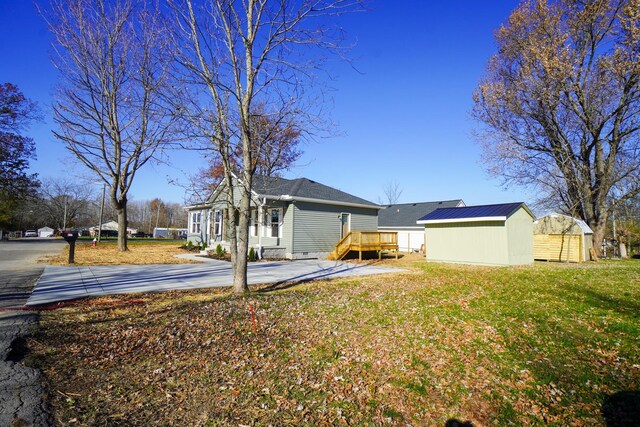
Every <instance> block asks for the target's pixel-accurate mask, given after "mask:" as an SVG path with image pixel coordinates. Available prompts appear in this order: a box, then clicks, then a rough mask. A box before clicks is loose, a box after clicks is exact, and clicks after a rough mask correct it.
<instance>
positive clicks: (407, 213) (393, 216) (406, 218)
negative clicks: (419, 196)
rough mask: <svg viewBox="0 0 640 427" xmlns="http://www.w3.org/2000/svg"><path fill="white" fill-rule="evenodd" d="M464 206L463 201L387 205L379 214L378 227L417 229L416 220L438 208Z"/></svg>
mask: <svg viewBox="0 0 640 427" xmlns="http://www.w3.org/2000/svg"><path fill="white" fill-rule="evenodd" d="M461 205H462V206H464V202H463V201H462V199H456V200H443V201H435V202H421V203H400V204H395V205H387V206H385V208H384V209H382V210H381V211H380V213H378V227H417V226H418V225H417V224H416V220H417V219H418V218H422V217H423V216H425V215H427V214H429V213H431V212H433V211H434V210H436V209H438V208H455V207H457V206H461Z"/></svg>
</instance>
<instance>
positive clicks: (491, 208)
mask: <svg viewBox="0 0 640 427" xmlns="http://www.w3.org/2000/svg"><path fill="white" fill-rule="evenodd" d="M522 205H524V203H522V202H517V203H502V204H497V205H481V206H464V207H460V208H439V209H436V210H435V211H433V212H431V213H429V214H427V215H425V216H423V217H422V218H420V219H419V220H418V221H434V220H455V219H472V218H488V217H508V216H509V215H511V214H512V213H514V212H515V211H516V210H518V209H519V208H520V206H522Z"/></svg>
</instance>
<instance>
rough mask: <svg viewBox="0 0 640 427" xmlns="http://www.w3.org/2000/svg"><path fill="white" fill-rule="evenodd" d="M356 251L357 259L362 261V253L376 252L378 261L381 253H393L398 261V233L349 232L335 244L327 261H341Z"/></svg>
mask: <svg viewBox="0 0 640 427" xmlns="http://www.w3.org/2000/svg"><path fill="white" fill-rule="evenodd" d="M351 251H358V259H359V260H361V261H362V252H367V251H377V252H378V259H380V258H382V251H395V253H396V259H398V233H393V232H380V231H351V232H350V233H348V234H347V235H346V236H344V237H343V238H342V239H340V241H339V242H338V243H337V244H336V247H335V249H334V250H333V252H331V253H330V254H329V257H328V258H327V259H329V260H341V259H342V258H344V257H345V256H346V255H347V254H348V253H349V252H351Z"/></svg>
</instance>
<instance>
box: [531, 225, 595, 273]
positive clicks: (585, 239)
mask: <svg viewBox="0 0 640 427" xmlns="http://www.w3.org/2000/svg"><path fill="white" fill-rule="evenodd" d="M592 245H593V231H592V230H591V228H590V227H589V226H588V225H587V223H586V222H584V221H582V220H580V219H577V218H573V217H570V216H567V215H560V214H551V215H547V216H544V217H542V218H540V219H538V220H537V221H536V222H534V223H533V258H534V259H537V260H541V261H561V262H583V261H587V260H589V259H591V257H590V255H589V248H591V246H592Z"/></svg>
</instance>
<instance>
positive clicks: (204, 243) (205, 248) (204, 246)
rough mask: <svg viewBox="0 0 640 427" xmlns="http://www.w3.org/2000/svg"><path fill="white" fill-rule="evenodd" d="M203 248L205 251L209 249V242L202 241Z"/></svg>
mask: <svg viewBox="0 0 640 427" xmlns="http://www.w3.org/2000/svg"><path fill="white" fill-rule="evenodd" d="M202 250H203V251H206V250H207V242H202Z"/></svg>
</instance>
